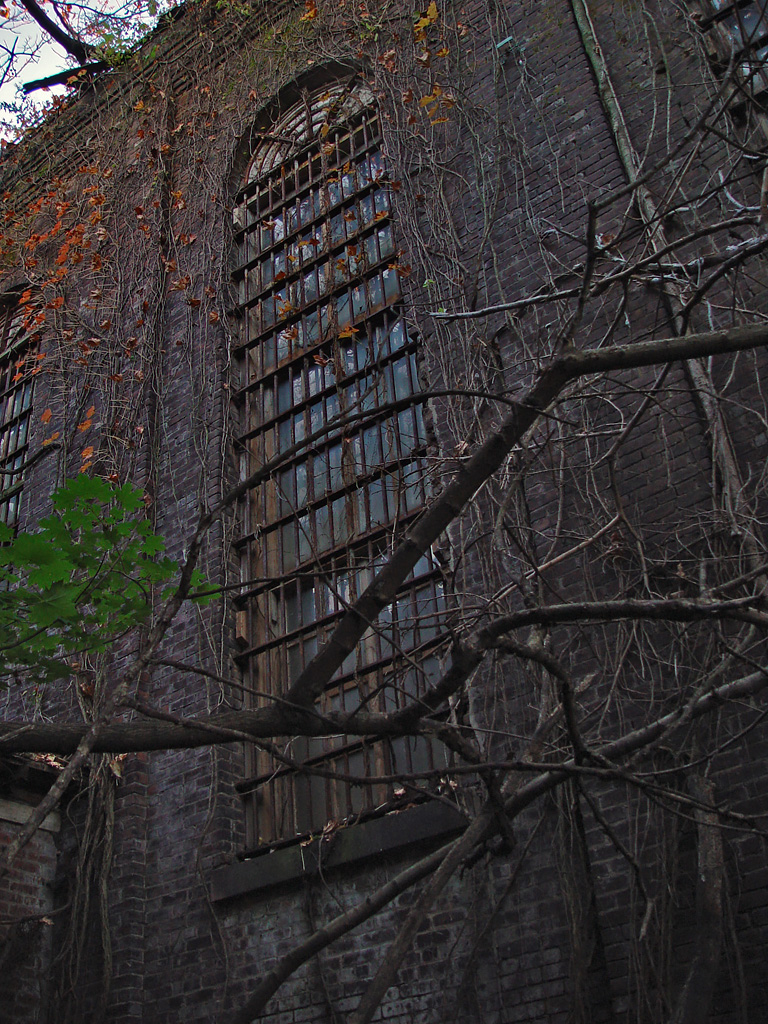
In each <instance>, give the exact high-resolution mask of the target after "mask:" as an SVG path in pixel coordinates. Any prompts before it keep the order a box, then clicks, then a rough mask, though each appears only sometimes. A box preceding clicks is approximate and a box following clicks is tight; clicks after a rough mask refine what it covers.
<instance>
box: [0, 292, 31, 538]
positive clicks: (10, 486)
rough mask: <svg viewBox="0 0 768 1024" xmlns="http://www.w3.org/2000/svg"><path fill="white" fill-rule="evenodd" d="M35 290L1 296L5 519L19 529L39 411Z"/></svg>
mask: <svg viewBox="0 0 768 1024" xmlns="http://www.w3.org/2000/svg"><path fill="white" fill-rule="evenodd" d="M34 312H35V310H34V306H33V304H32V302H31V293H30V292H29V290H27V291H25V292H23V293H16V292H14V293H7V294H5V295H2V296H0V522H2V523H4V524H5V525H6V526H8V527H10V528H11V529H14V530H15V529H17V527H18V524H19V518H20V508H21V495H22V492H23V490H24V472H25V470H26V468H27V466H28V465H29V446H30V438H31V433H32V426H33V413H34V390H35V389H34V378H35V376H36V375H37V372H38V369H37V365H36V364H37V358H36V357H37V356H38V345H39V340H40V339H39V335H38V334H37V333H36V331H35V326H36V324H35V323H34Z"/></svg>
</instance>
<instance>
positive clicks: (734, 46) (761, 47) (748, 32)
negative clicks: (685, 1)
mask: <svg viewBox="0 0 768 1024" xmlns="http://www.w3.org/2000/svg"><path fill="white" fill-rule="evenodd" d="M708 3H709V8H710V15H711V17H710V18H709V19H708V22H709V23H710V24H712V25H713V26H714V28H715V31H716V33H717V35H718V36H719V38H720V40H721V45H722V46H723V49H724V51H725V53H726V54H730V52H731V50H733V52H734V54H735V56H736V58H737V60H738V62H739V63H738V65H737V66H738V67H739V68H740V71H741V75H742V77H743V79H744V81H745V84H746V87H747V88H748V89H749V91H750V92H751V93H752V94H753V95H755V96H756V95H757V94H758V93H763V92H764V91H765V90H766V88H768V70H767V68H766V64H767V63H768V0H752V2H747V0H708Z"/></svg>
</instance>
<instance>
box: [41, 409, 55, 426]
mask: <svg viewBox="0 0 768 1024" xmlns="http://www.w3.org/2000/svg"><path fill="white" fill-rule="evenodd" d="M51 416H53V413H52V412H51V410H50V409H45V410H44V412H43V414H42V415H41V417H40V422H41V423H50V422H51Z"/></svg>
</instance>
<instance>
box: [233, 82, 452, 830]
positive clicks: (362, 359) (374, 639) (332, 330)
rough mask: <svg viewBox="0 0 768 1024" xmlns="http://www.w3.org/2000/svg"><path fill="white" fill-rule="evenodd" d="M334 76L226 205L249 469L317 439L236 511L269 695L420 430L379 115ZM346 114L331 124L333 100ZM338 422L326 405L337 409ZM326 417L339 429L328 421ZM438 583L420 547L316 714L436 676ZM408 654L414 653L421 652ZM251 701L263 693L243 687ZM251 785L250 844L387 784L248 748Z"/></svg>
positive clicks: (409, 758) (409, 457)
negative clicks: (323, 772) (329, 773)
mask: <svg viewBox="0 0 768 1024" xmlns="http://www.w3.org/2000/svg"><path fill="white" fill-rule="evenodd" d="M353 105H355V104H352V103H351V102H350V98H349V94H347V95H346V98H345V96H344V95H343V94H342V93H341V91H340V90H338V91H336V93H335V94H334V93H328V94H326V96H325V97H321V98H320V99H319V101H315V102H309V101H308V102H307V103H305V104H303V105H302V106H301V110H300V111H298V110H297V111H296V112H293V113H292V114H290V115H289V117H288V118H287V119H286V121H285V122H284V124H283V126H281V129H280V133H279V134H280V138H281V139H285V137H286V134H287V129H286V127H285V124H290V125H292V129H291V130H292V132H293V134H294V136H295V137H296V139H297V143H296V146H295V151H294V152H288V151H287V150H288V149H289V148H290V146H286V145H285V144H283V146H282V148H281V147H280V146H278V145H271V146H270V147H268V149H269V151H268V153H267V156H266V157H265V156H264V154H263V153H262V152H260V153H259V154H257V156H256V158H255V160H254V164H253V167H255V168H256V169H255V170H252V174H251V178H252V180H251V181H250V182H249V184H248V185H247V186H246V187H245V189H244V190H243V192H242V193H241V200H240V203H239V205H238V207H237V209H236V212H235V222H236V225H237V227H238V234H237V239H238V243H239V254H240V263H239V266H238V268H237V269H236V271H235V281H236V285H237V287H238V299H239V305H240V309H241V311H242V315H243V321H244V330H243V339H244V340H243V343H242V345H241V347H240V349H239V356H240V372H241V381H240V384H241V386H240V389H239V393H238V398H239V401H240V402H241V403H242V410H243V428H244V429H243V433H242V435H241V437H240V438H239V442H240V445H241V450H242V452H243V456H242V459H243V465H242V473H243V477H245V476H246V475H247V474H248V473H249V472H250V470H251V467H254V466H258V465H263V464H264V463H265V462H266V461H268V460H270V459H272V458H274V457H275V456H276V455H278V454H279V453H280V452H284V451H286V450H287V449H289V448H290V447H291V446H293V445H296V444H301V443H302V442H305V441H306V439H307V438H309V437H310V436H311V435H317V436H316V437H314V438H313V442H312V443H311V444H308V445H307V447H306V449H305V450H301V451H300V452H299V453H298V454H297V455H296V457H295V458H293V459H292V460H290V461H286V464H285V465H284V466H283V467H281V468H280V469H279V470H278V471H277V472H276V473H275V474H274V475H273V476H272V478H271V479H269V480H268V481H267V482H266V483H265V484H264V485H263V486H261V487H259V488H258V489H255V490H254V491H252V492H251V494H250V495H249V497H248V499H247V500H246V501H244V503H243V507H242V510H241V512H242V531H241V536H240V540H239V541H238V543H237V545H236V547H237V550H238V552H239V556H240V572H241V582H242V591H241V601H242V607H243V611H242V614H243V616H244V617H245V618H246V620H247V624H246V625H245V626H244V627H242V628H241V629H240V633H241V636H240V639H241V642H242V644H243V647H244V650H243V654H242V662H243V668H244V674H245V677H246V684H247V685H248V687H249V688H250V689H251V691H252V692H254V693H255V694H263V693H264V691H268V692H271V693H274V694H275V695H276V696H279V694H280V693H281V692H283V691H284V690H285V689H286V688H287V686H288V684H289V683H290V681H291V680H292V679H293V678H295V677H296V675H297V674H298V672H299V671H300V670H301V668H302V667H303V665H304V664H306V662H307V661H308V660H309V659H310V658H311V657H312V656H313V655H314V653H315V652H316V651H317V649H318V647H319V646H320V644H322V642H323V641H324V639H325V638H326V637H327V636H328V635H329V634H330V632H331V630H332V629H333V627H334V625H335V624H336V622H337V621H338V619H339V617H340V616H341V615H342V614H343V612H344V610H345V608H346V607H348V606H349V604H351V603H352V602H354V600H356V598H357V597H358V596H359V595H360V594H361V593H362V591H363V589H364V588H365V587H366V586H367V585H368V583H369V582H370V580H371V579H372V576H373V573H374V572H375V571H376V569H377V568H378V567H380V566H381V565H382V564H383V562H384V561H385V558H386V554H387V551H388V548H389V546H390V544H391V540H392V535H393V532H394V530H395V528H396V527H399V526H402V525H403V524H405V523H407V521H408V520H409V519H410V518H412V517H413V515H414V514H416V513H417V511H418V510H419V509H420V508H421V507H423V505H424V502H425V500H426V493H425V490H424V486H425V477H426V434H425V429H424V422H423V403H422V402H421V401H420V400H419V399H418V397H417V396H418V393H419V381H418V367H417V353H416V339H415V338H414V336H413V335H412V333H411V332H410V331H409V329H408V327H407V325H406V322H405V319H404V317H403V311H402V305H401V293H400V282H399V276H398V269H397V257H398V253H397V249H396V243H395V240H394V237H393V229H392V222H391V202H390V200H391V183H390V181H389V179H388V176H387V172H386V167H385V165H384V161H383V158H382V155H381V150H380V138H379V125H378V119H377V117H376V115H375V113H373V112H372V111H371V109H370V108H367V107H366V106H365V105H364V104H363V103H361V102H360V100H359V99H358V100H357V101H356V106H357V108H358V109H357V110H356V111H355V112H354V113H352V112H351V111H350V107H352V106H353ZM334 107H335V109H336V111H339V110H341V112H342V114H343V117H342V118H341V122H340V123H339V124H338V125H337V126H336V127H333V128H331V127H329V120H330V113H329V111H330V112H331V113H332V112H333V109H334ZM337 418H338V419H337ZM337 424H338V425H337ZM442 604H443V602H442V582H441V578H440V574H439V572H438V570H437V566H436V565H435V563H434V562H433V560H432V559H431V557H425V558H423V559H422V560H421V562H420V563H419V565H418V566H417V567H416V569H415V570H414V573H413V574H412V576H411V577H410V579H409V581H408V582H407V583H406V585H405V586H404V587H403V588H402V590H401V592H400V594H399V595H398V598H397V600H396V601H395V602H394V603H393V605H392V606H390V608H388V609H387V610H386V611H385V613H384V615H383V616H382V617H381V620H380V622H379V623H377V625H376V628H375V629H370V630H369V631H368V633H367V634H366V636H365V637H364V638H363V640H362V642H361V644H360V645H359V646H358V649H357V650H356V651H355V653H354V654H353V655H351V656H350V658H348V659H347V662H346V663H345V664H344V665H343V666H342V668H341V670H340V671H339V672H338V673H337V675H336V677H335V678H334V679H333V681H332V683H331V685H330V686H329V687H328V688H327V690H326V692H325V693H324V694H323V696H322V697H321V699H320V701H319V703H318V710H320V711H321V712H322V711H336V712H339V711H342V712H350V711H353V710H354V709H355V708H357V707H360V705H361V704H365V706H366V707H367V708H369V709H370V710H376V711H385V710H387V711H389V710H393V709H395V708H397V707H401V706H403V705H404V704H406V703H407V702H409V701H410V700H412V699H414V698H415V697H417V696H418V695H419V694H420V693H422V692H424V690H425V688H426V687H428V686H429V684H430V682H431V681H434V678H435V677H436V674H437V671H438V660H437V656H436V652H435V651H434V647H435V644H436V640H437V635H438V632H439V624H440V621H439V620H440V614H441V609H442ZM416 655H418V666H417V665H416V657H415V656H416ZM253 703H254V705H256V706H259V705H260V704H267V703H269V697H268V696H255V697H254V698H253ZM285 754H286V756H287V757H289V758H290V759H291V761H293V762H301V763H303V762H308V763H310V764H325V767H327V768H333V769H334V770H337V771H340V772H343V773H345V774H353V775H371V774H373V775H379V774H392V773H393V772H394V771H396V770H400V771H409V770H410V771H417V770H422V769H425V768H431V767H434V766H435V760H436V754H435V750H434V749H433V747H432V746H431V744H429V743H427V742H426V741H421V740H419V741H415V740H397V741H395V742H392V743H383V742H377V743H365V742H360V741H357V740H355V741H351V740H350V738H349V737H343V736H339V737H331V738H322V739H313V738H309V739H300V740H294V741H293V742H292V743H291V744H290V745H289V747H288V748H287V749H286V751H285ZM251 759H252V764H251V766H250V771H251V776H252V777H251V778H250V779H248V780H246V781H245V782H244V783H242V784H241V785H240V787H239V788H240V790H241V792H242V793H243V794H244V795H245V796H246V806H247V811H248V817H249V832H250V836H251V839H252V841H253V842H254V843H255V844H264V843H272V842H276V841H279V840H283V839H286V838H291V837H294V836H297V835H302V834H306V833H307V832H310V831H314V830H317V829H321V828H322V827H324V826H325V824H326V823H327V822H328V821H332V820H335V821H341V820H347V819H349V818H350V816H352V815H360V814H365V813H366V812H370V811H373V810H374V809H375V808H378V807H380V806H381V805H382V804H385V803H386V802H387V801H388V800H390V799H391V797H392V789H391V787H388V786H384V785H374V786H370V787H365V788H361V787H359V786H357V787H356V786H353V785H352V784H350V783H348V782H340V781H336V780H330V779H326V778H321V777H316V776H312V777H307V776H306V775H304V774H301V775H297V774H296V773H295V772H294V771H293V770H292V769H291V768H290V767H288V766H286V765H285V764H281V763H280V762H279V761H276V760H274V759H273V758H272V757H271V756H269V755H267V754H266V753H264V752H260V751H257V750H254V751H252V753H251Z"/></svg>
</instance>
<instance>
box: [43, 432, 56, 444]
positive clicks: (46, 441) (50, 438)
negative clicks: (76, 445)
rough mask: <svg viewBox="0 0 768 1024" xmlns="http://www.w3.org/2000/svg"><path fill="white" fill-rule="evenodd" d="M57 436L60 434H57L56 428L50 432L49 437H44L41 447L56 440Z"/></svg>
mask: <svg viewBox="0 0 768 1024" xmlns="http://www.w3.org/2000/svg"><path fill="white" fill-rule="evenodd" d="M59 436H60V435H59V432H58V430H57V431H56V432H55V433H53V434H51V436H50V437H46V439H45V440H44V441H43V447H45V445H47V444H53V442H54V441H55V440H56V439H57V438H58V437H59Z"/></svg>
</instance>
